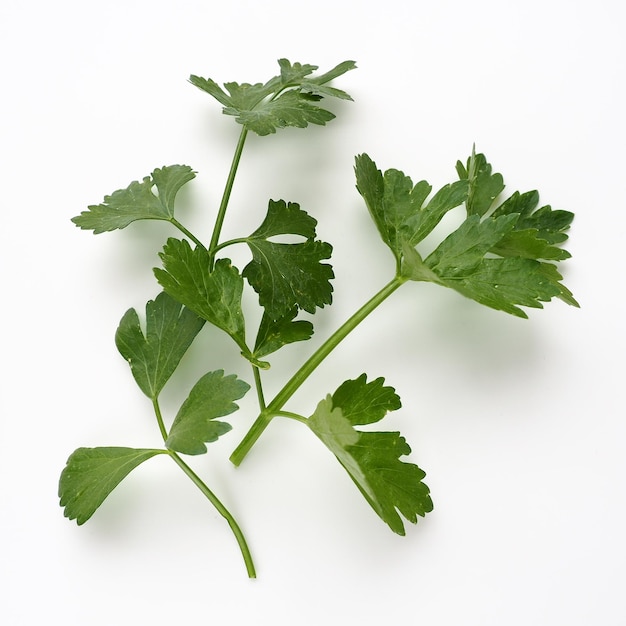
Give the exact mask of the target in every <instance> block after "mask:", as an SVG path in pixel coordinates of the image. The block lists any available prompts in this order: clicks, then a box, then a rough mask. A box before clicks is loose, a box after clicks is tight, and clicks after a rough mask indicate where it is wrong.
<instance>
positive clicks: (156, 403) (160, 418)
mask: <svg viewBox="0 0 626 626" xmlns="http://www.w3.org/2000/svg"><path fill="white" fill-rule="evenodd" d="M152 407H153V408H154V414H155V415H156V419H157V424H158V425H159V431H160V432H161V437H163V441H166V440H167V437H168V434H167V428H165V423H164V422H163V414H162V413H161V407H160V406H159V400H158V398H152Z"/></svg>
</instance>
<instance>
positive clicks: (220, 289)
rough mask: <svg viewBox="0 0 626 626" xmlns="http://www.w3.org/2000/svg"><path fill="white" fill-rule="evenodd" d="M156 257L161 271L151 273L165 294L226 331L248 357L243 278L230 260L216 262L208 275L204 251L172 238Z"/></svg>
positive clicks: (207, 255) (206, 255) (206, 253)
mask: <svg viewBox="0 0 626 626" xmlns="http://www.w3.org/2000/svg"><path fill="white" fill-rule="evenodd" d="M159 256H160V257H161V260H162V261H163V269H161V268H155V269H154V274H155V276H156V278H157V280H158V281H159V284H160V285H161V286H162V287H163V289H164V290H165V291H166V293H168V294H169V295H170V296H172V298H174V299H175V300H178V302H181V303H182V304H184V305H185V306H186V307H188V308H189V309H191V310H192V311H194V312H195V313H196V314H197V315H199V316H200V317H201V318H202V319H205V320H207V321H208V322H211V324H213V325H215V326H217V327H218V328H221V329H222V330H224V331H225V332H227V333H228V334H229V335H230V336H231V337H232V338H233V339H234V340H235V342H236V343H237V345H238V346H239V347H240V348H241V350H242V351H243V352H244V353H245V355H249V353H250V351H249V350H248V348H247V346H246V341H245V323H244V317H243V312H242V309H241V295H242V292H243V279H242V277H241V274H239V271H238V270H237V268H236V267H234V266H233V265H231V262H230V260H229V259H219V260H218V261H217V262H216V263H215V267H214V269H213V271H212V272H211V271H209V253H208V252H207V251H206V250H205V249H204V248H201V247H196V248H194V249H192V248H191V246H190V245H189V242H187V241H186V240H184V239H183V240H180V239H173V238H170V239H168V240H167V243H166V244H165V246H164V248H163V251H162V252H161V253H160V254H159Z"/></svg>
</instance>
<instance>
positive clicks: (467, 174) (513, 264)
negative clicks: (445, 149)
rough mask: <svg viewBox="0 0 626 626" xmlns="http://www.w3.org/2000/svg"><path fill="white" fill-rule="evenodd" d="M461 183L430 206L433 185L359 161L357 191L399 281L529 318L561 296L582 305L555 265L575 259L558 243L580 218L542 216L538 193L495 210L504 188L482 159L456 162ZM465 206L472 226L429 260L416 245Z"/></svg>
mask: <svg viewBox="0 0 626 626" xmlns="http://www.w3.org/2000/svg"><path fill="white" fill-rule="evenodd" d="M457 172H458V174H459V177H460V180H459V181H457V182H456V183H453V184H451V185H446V186H444V187H443V188H442V189H441V190H439V191H438V192H437V193H436V194H435V195H434V196H433V197H432V198H431V200H430V201H429V202H427V203H426V204H425V206H424V202H425V200H426V198H427V196H428V194H429V193H430V190H431V188H430V185H428V183H426V182H425V181H421V182H419V183H417V184H416V185H413V183H412V181H411V179H410V178H409V177H408V176H406V175H405V174H403V173H402V172H400V171H398V170H393V169H391V170H387V171H386V172H385V173H384V174H383V173H382V172H381V171H380V170H378V168H377V167H376V164H375V163H374V162H373V161H372V160H371V159H370V158H369V156H367V155H365V154H363V155H360V156H358V157H357V158H356V166H355V173H356V181H357V189H358V190H359V193H360V194H361V195H362V196H363V198H364V200H365V203H366V206H367V208H368V210H369V212H370V214H371V216H372V219H373V221H374V223H375V224H376V226H377V228H378V230H379V232H380V235H381V237H382V239H383V241H384V243H385V244H386V245H387V246H388V247H389V248H390V249H391V251H392V252H393V254H394V256H395V258H396V263H397V268H398V270H397V271H398V275H399V276H401V277H403V278H405V279H410V280H416V281H429V282H434V283H438V284H441V285H444V286H446V287H451V288H453V289H455V290H457V291H458V292H460V293H462V294H463V295H465V296H467V297H469V298H472V299H474V300H476V301H477V302H480V303H481V304H484V305H486V306H489V307H492V308H495V309H498V310H502V311H505V312H507V313H511V314H512V315H516V316H519V317H527V315H526V313H525V312H524V311H523V310H522V309H521V308H520V306H527V307H534V308H541V307H542V302H547V301H549V300H551V299H552V298H554V297H558V298H560V299H562V300H563V301H565V302H567V303H568V304H571V305H574V306H578V303H577V302H576V300H575V299H574V297H573V296H572V294H571V292H570V291H569V290H568V289H567V288H566V287H565V286H564V285H563V284H562V282H561V280H562V276H561V275H560V273H559V272H558V270H557V269H556V266H555V265H554V263H550V261H560V260H563V259H566V258H568V257H569V256H570V255H569V253H568V252H567V251H566V250H564V249H563V248H562V247H560V246H559V245H558V244H560V243H562V242H563V241H565V240H566V239H567V235H566V234H565V231H566V230H567V229H568V228H569V225H570V224H571V221H572V219H573V214H571V213H569V212H568V211H554V210H552V209H551V207H549V206H544V207H541V208H540V209H537V208H536V207H537V205H538V201H539V195H538V194H537V192H528V193H525V194H520V193H518V192H516V193H514V194H513V195H512V196H510V197H509V198H508V199H507V200H505V201H504V202H503V203H502V204H500V205H499V206H497V207H496V208H495V209H494V208H493V204H494V200H495V199H496V198H497V196H498V195H499V194H500V193H501V192H502V191H503V189H504V181H503V178H502V175H501V174H498V173H494V172H493V169H492V167H491V164H490V163H489V162H488V161H487V159H486V158H485V156H484V155H483V154H476V153H475V152H472V155H471V156H470V157H469V158H468V160H467V165H466V166H464V165H463V164H462V163H461V162H460V161H459V162H458V163H457ZM463 202H465V205H466V210H467V218H466V219H465V221H464V222H463V223H462V224H461V225H460V226H459V227H458V228H457V229H456V230H455V231H453V232H452V233H450V234H449V235H448V236H447V237H445V238H444V240H443V241H442V242H441V243H440V244H439V245H438V246H437V247H436V248H435V250H434V251H433V252H432V253H431V254H429V255H428V256H427V257H426V259H423V258H422V256H421V254H420V253H419V251H418V250H417V249H416V248H415V246H416V245H417V244H418V243H420V242H421V241H422V240H423V239H424V237H426V236H427V235H428V234H430V233H431V232H432V230H433V229H434V227H435V226H436V225H437V224H438V223H439V222H440V221H441V218H442V217H443V216H444V215H445V214H446V213H447V212H448V211H449V210H451V209H452V208H454V207H456V206H459V205H460V204H462V203H463Z"/></svg>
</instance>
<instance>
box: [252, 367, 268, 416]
mask: <svg viewBox="0 0 626 626" xmlns="http://www.w3.org/2000/svg"><path fill="white" fill-rule="evenodd" d="M252 375H253V376H254V385H255V387H256V395H257V398H258V400H259V408H260V409H261V411H265V396H264V395H263V385H262V383H261V372H260V371H259V368H258V367H256V366H255V365H253V366H252Z"/></svg>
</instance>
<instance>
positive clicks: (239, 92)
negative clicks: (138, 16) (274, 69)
mask: <svg viewBox="0 0 626 626" xmlns="http://www.w3.org/2000/svg"><path fill="white" fill-rule="evenodd" d="M278 64H279V66H280V74H279V75H278V76H274V77H273V78H271V79H270V80H269V81H267V82H266V83H255V84H250V83H241V84H240V83H236V82H230V83H225V84H224V88H225V89H222V87H220V86H219V85H218V84H217V83H216V82H215V81H214V80H213V79H210V78H202V77H200V76H195V75H192V76H191V77H190V78H189V80H190V82H191V83H192V84H193V85H195V86H196V87H198V88H199V89H201V90H202V91H204V92H206V93H208V94H210V95H211V96H213V97H214V98H215V99H216V100H217V101H218V102H220V104H222V105H223V109H222V110H223V112H224V113H225V114H226V115H232V116H234V117H235V119H236V121H237V122H238V123H239V124H242V125H244V126H245V127H246V128H247V129H249V130H252V131H253V132H255V133H257V134H258V135H269V134H271V133H275V132H276V130H277V129H279V128H286V127H289V126H291V127H297V128H305V127H306V126H308V125H309V124H317V125H322V126H323V125H325V124H326V123H327V122H329V121H331V120H332V119H334V117H335V115H334V114H333V113H331V112H330V111H328V110H326V109H324V108H322V107H320V106H318V105H317V104H316V103H317V102H319V101H320V100H321V99H322V98H324V97H334V98H340V99H343V100H351V98H350V96H349V95H348V94H347V93H346V92H345V91H342V90H340V89H335V88H332V87H329V86H327V85H326V83H328V82H330V81H331V80H333V79H334V78H337V77H339V76H341V75H342V74H345V73H346V72H348V71H349V70H351V69H354V68H355V67H356V65H355V63H354V62H353V61H344V62H343V63H340V64H339V65H337V66H336V67H334V68H333V69H331V70H330V71H328V72H326V73H325V74H322V75H320V76H317V77H315V76H311V74H312V73H313V72H314V71H315V70H317V69H318V67H317V66H316V65H308V64H301V63H291V62H290V61H288V60H287V59H279V61H278Z"/></svg>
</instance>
